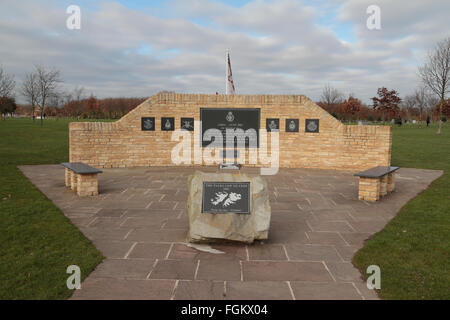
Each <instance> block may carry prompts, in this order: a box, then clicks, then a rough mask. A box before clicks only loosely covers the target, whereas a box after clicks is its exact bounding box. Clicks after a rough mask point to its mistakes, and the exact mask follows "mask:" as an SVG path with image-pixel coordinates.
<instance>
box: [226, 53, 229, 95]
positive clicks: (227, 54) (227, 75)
mask: <svg viewBox="0 0 450 320" xmlns="http://www.w3.org/2000/svg"><path fill="white" fill-rule="evenodd" d="M228 56H229V49H227V52H226V53H225V94H228V77H229V74H228Z"/></svg>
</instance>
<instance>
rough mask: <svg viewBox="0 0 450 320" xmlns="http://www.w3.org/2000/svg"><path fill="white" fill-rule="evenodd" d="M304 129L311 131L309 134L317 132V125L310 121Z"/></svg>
mask: <svg viewBox="0 0 450 320" xmlns="http://www.w3.org/2000/svg"><path fill="white" fill-rule="evenodd" d="M306 127H307V128H308V131H311V132H314V131H316V130H317V124H316V122H315V121H310V122H309V123H308V125H307V126H306Z"/></svg>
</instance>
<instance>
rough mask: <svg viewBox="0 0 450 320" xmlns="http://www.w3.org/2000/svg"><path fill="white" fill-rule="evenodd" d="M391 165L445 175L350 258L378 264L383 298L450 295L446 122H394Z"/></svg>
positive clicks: (358, 263)
mask: <svg viewBox="0 0 450 320" xmlns="http://www.w3.org/2000/svg"><path fill="white" fill-rule="evenodd" d="M392 165H394V166H400V167H408V168H426V169H443V170H444V171H445V172H444V175H443V176H441V177H440V178H439V179H437V180H435V181H434V182H433V183H432V185H431V187H430V188H429V189H427V190H425V191H424V192H423V193H421V194H420V195H419V196H417V197H416V198H414V199H413V200H411V201H410V202H408V203H407V204H406V205H405V206H404V207H403V208H402V209H401V211H400V212H399V213H398V214H397V216H396V217H395V218H394V219H392V221H391V222H390V223H389V224H388V225H387V226H386V227H385V228H384V229H383V230H381V231H380V232H379V233H377V234H376V235H375V236H374V237H372V238H371V239H370V240H369V241H367V242H366V244H365V246H364V248H362V249H361V250H360V251H359V252H357V254H356V255H355V257H354V258H353V263H354V264H355V265H356V266H357V267H358V268H359V269H360V271H361V273H362V274H363V275H366V272H365V271H366V269H367V267H368V266H369V265H372V264H374V265H378V266H380V269H381V291H380V292H379V296H380V297H381V298H383V299H450V263H449V262H450V128H449V127H444V128H443V130H442V134H441V135H440V136H438V135H436V126H433V127H430V128H418V127H417V126H406V127H405V126H402V127H400V128H399V127H397V126H394V128H393V146H392Z"/></svg>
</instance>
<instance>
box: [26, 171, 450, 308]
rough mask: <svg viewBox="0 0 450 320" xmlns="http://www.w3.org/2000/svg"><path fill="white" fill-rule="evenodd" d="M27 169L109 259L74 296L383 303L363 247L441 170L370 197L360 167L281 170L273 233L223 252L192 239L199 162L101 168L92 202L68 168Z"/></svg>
mask: <svg viewBox="0 0 450 320" xmlns="http://www.w3.org/2000/svg"><path fill="white" fill-rule="evenodd" d="M20 169H21V170H22V172H23V173H24V174H25V175H26V176H27V177H28V178H29V179H30V180H31V181H32V182H33V183H34V184H35V185H36V186H37V187H38V188H39V189H40V190H41V191H42V192H43V193H44V194H45V195H46V196H47V197H48V198H49V199H50V200H51V201H53V203H55V205H56V206H57V207H59V208H60V209H61V210H62V212H63V213H64V214H65V215H66V216H67V217H68V218H69V219H70V220H71V221H72V222H73V224H74V225H76V226H78V227H79V229H80V230H81V231H82V232H83V233H84V234H85V235H86V237H87V238H89V239H90V240H91V241H92V242H93V243H94V245H95V246H96V247H97V248H98V249H99V250H100V251H101V252H102V253H103V255H104V256H105V257H106V259H105V260H104V261H103V262H102V263H100V265H99V266H98V267H97V268H96V269H95V270H94V271H93V272H92V273H91V274H90V275H89V276H88V277H87V278H86V280H85V281H84V282H83V283H82V289H81V290H76V291H75V292H74V294H73V296H72V299H251V300H258V299H377V295H376V293H375V292H373V291H372V290H368V289H367V288H366V286H365V283H364V282H363V280H362V278H361V275H360V274H359V272H358V270H357V269H356V268H355V267H353V265H352V264H351V259H352V257H353V255H354V253H355V252H356V251H357V250H358V249H359V248H361V247H362V246H363V245H364V241H365V240H366V239H368V238H369V237H370V236H372V235H373V234H374V233H376V232H378V231H379V230H381V229H382V228H383V227H384V226H385V225H386V223H387V222H388V221H389V220H390V219H392V218H393V217H394V216H395V214H396V213H397V212H398V210H399V209H400V208H401V207H402V206H403V205H404V204H405V203H406V202H407V201H408V200H410V199H411V198H413V197H414V196H415V195H417V194H418V193H419V192H421V191H423V190H424V189H426V188H427V187H428V185H429V184H430V183H431V182H432V181H433V180H434V179H436V178H438V177H439V176H440V175H441V174H442V172H441V171H434V170H422V169H406V168H402V169H400V170H399V171H398V173H397V184H396V191H395V192H394V193H392V194H389V195H388V196H386V197H384V198H383V199H382V200H381V201H379V202H377V203H368V202H365V201H359V200H358V199H357V196H358V178H357V177H354V176H353V175H352V173H349V172H341V171H331V170H312V169H280V171H279V173H278V174H277V175H275V176H266V177H265V179H267V181H268V186H269V191H270V202H271V207H272V218H271V228H270V232H269V239H268V240H266V241H258V242H255V243H254V244H252V245H245V244H237V243H227V244H214V245H211V247H212V248H214V249H216V250H219V251H221V252H222V253H221V254H217V253H209V252H205V251H201V250H198V249H195V248H192V247H190V246H188V245H187V244H186V242H185V241H186V240H185V239H186V234H187V231H188V215H187V210H186V207H187V177H188V175H190V174H192V173H193V172H194V170H195V169H194V168H178V167H177V168H172V167H170V168H168V167H164V168H158V167H150V168H127V169H122V168H121V169H102V170H103V171H104V173H103V174H100V175H99V192H100V194H99V196H96V197H92V198H89V197H87V198H80V197H78V196H76V195H75V193H73V192H72V191H70V190H69V189H66V188H65V186H64V169H63V167H61V166H59V165H39V166H21V167H20ZM201 170H203V171H210V172H215V171H216V169H215V168H201ZM244 171H246V172H249V173H258V171H257V170H256V169H251V168H244Z"/></svg>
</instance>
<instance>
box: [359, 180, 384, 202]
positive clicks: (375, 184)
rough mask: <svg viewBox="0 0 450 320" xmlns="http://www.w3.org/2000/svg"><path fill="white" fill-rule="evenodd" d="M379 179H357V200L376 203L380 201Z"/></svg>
mask: <svg viewBox="0 0 450 320" xmlns="http://www.w3.org/2000/svg"><path fill="white" fill-rule="evenodd" d="M380 185H381V183H380V179H378V178H366V177H360V178H359V190H358V199H359V200H366V201H377V200H379V199H380Z"/></svg>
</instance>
